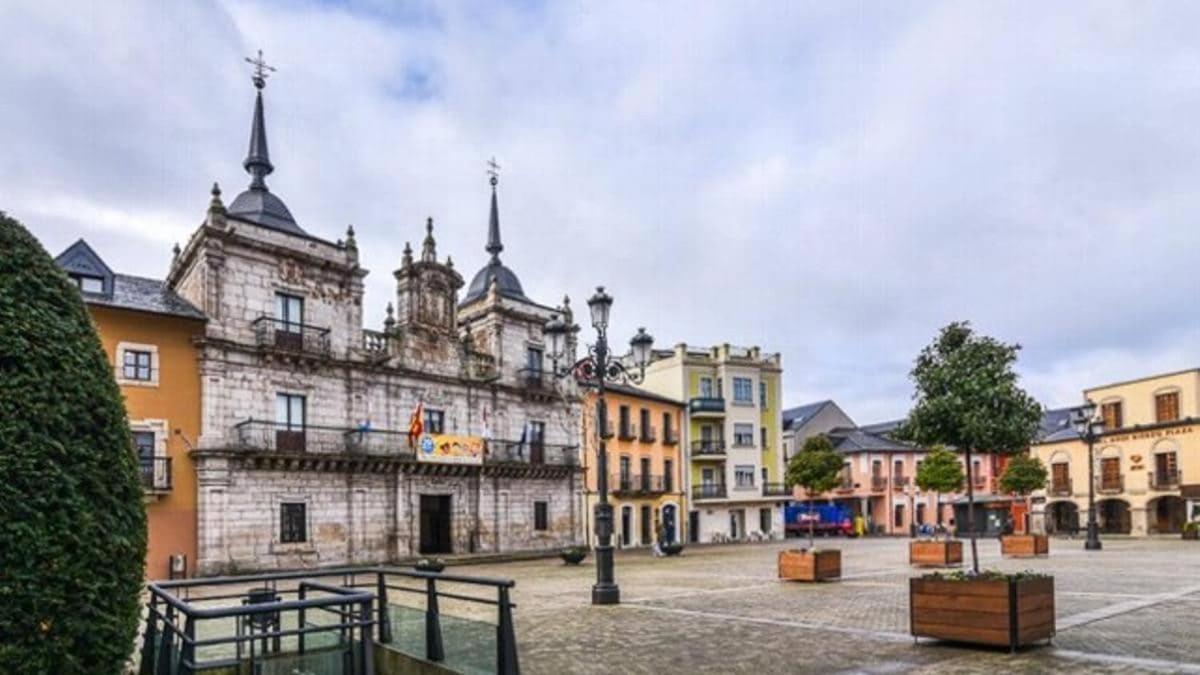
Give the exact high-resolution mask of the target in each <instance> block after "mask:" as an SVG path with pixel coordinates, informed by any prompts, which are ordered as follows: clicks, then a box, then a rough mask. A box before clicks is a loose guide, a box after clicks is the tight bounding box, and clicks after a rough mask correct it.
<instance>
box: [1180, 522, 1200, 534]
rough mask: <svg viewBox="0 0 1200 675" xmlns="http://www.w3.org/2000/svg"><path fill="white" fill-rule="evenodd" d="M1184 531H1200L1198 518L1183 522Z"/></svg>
mask: <svg viewBox="0 0 1200 675" xmlns="http://www.w3.org/2000/svg"><path fill="white" fill-rule="evenodd" d="M1183 531H1184V532H1188V533H1191V532H1200V520H1192V521H1188V522H1186V523H1184V524H1183Z"/></svg>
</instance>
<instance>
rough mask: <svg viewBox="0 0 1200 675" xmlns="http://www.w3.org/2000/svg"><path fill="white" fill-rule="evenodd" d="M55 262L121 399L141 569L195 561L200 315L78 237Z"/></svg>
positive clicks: (149, 571) (153, 571)
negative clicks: (92, 328) (73, 288)
mask: <svg viewBox="0 0 1200 675" xmlns="http://www.w3.org/2000/svg"><path fill="white" fill-rule="evenodd" d="M56 262H58V264H59V266H61V267H62V268H63V269H64V270H66V272H67V274H68V276H70V277H71V279H73V280H74V281H75V283H76V284H78V286H79V288H80V291H81V292H82V294H83V299H84V301H85V302H86V303H87V306H88V312H89V313H90V314H91V317H92V321H93V323H95V325H96V330H97V332H98V333H99V334H100V342H101V344H103V346H104V351H105V353H106V354H107V355H108V358H109V359H110V361H111V363H112V364H113V373H114V376H115V377H116V380H117V384H118V385H120V388H121V394H122V396H123V397H124V399H125V411H126V414H127V415H128V417H129V426H130V431H131V433H132V435H133V446H134V449H135V451H136V452H137V453H138V458H139V460H140V461H139V464H140V467H141V474H142V476H141V477H142V486H143V488H144V494H145V499H146V522H147V528H148V532H147V535H148V549H147V553H146V576H147V577H148V578H151V579H162V578H167V577H168V576H170V575H171V558H172V556H178V557H177V558H176V565H177V569H176V573H177V574H178V573H179V569H178V566H179V564H180V562H183V561H186V564H187V566H188V568H189V569H188V570H187V572H188V574H189V575H190V567H191V566H192V564H193V563H194V561H195V560H196V472H195V470H194V469H193V468H192V463H191V459H190V458H189V457H188V451H189V450H190V449H191V448H190V445H191V444H192V443H195V442H196V439H197V438H198V437H199V436H200V373H199V370H198V367H197V359H196V349H195V346H194V343H195V341H196V340H198V339H200V338H202V337H203V335H204V321H205V318H204V315H203V314H202V313H201V312H200V310H198V309H196V307H195V306H193V305H192V304H191V303H189V302H188V301H186V300H184V299H183V298H181V297H179V296H178V295H176V294H175V293H174V292H172V291H170V290H169V289H167V287H166V286H165V285H164V283H163V282H162V281H158V280H155V279H144V278H141V277H133V276H129V275H125V274H115V273H113V271H112V270H111V269H109V267H108V265H106V264H105V263H104V261H103V260H101V259H100V256H98V255H96V252H95V251H93V250H92V248H91V247H90V246H88V245H87V243H86V242H85V241H83V240H82V239H80V240H79V241H77V242H75V243H74V244H72V245H71V247H70V248H68V249H67V250H66V251H64V252H63V253H62V254H61V255H59V256H58V258H57V260H56Z"/></svg>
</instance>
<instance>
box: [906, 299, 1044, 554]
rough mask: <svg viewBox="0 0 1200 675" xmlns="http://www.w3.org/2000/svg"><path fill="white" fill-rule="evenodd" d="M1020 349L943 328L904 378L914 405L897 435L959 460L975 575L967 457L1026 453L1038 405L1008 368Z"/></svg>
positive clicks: (966, 329)
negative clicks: (947, 449) (949, 450)
mask: <svg viewBox="0 0 1200 675" xmlns="http://www.w3.org/2000/svg"><path fill="white" fill-rule="evenodd" d="M1020 349H1021V347H1020V345H1009V344H1005V343H1003V342H1000V341H998V340H996V339H994V338H991V337H987V336H984V335H977V334H976V333H975V332H974V331H973V330H972V329H971V324H970V323H968V322H955V323H952V324H949V325H948V326H946V327H944V328H942V330H941V332H940V333H939V334H938V336H937V338H936V339H935V340H934V341H933V342H932V343H931V344H930V345H928V346H927V347H925V348H924V349H922V350H921V353H920V355H918V356H917V360H916V364H915V365H914V366H913V369H912V372H911V373H910V374H909V376H910V377H911V378H912V380H913V382H914V383H915V385H916V392H915V393H914V395H913V398H914V399H915V400H916V403H915V404H914V405H913V409H912V410H911V411H909V413H908V419H907V420H905V422H904V424H903V425H902V428H901V430H900V435H901V436H902V437H903V438H906V439H908V440H912V441H916V442H918V443H921V444H922V445H932V444H935V443H941V444H945V445H949V446H953V447H955V448H957V449H958V450H959V451H961V452H962V453H963V454H964V455H965V460H966V466H967V481H966V482H967V521H968V522H967V527H968V530H969V534H970V537H971V568H972V570H973V571H974V572H975V573H976V574H977V573H978V572H979V554H978V548H977V545H976V536H975V485H974V483H975V481H974V477H973V476H972V475H971V454H972V453H973V452H977V451H981V450H986V451H988V452H996V453H1003V454H1014V453H1018V452H1023V451H1025V450H1026V449H1027V448H1028V447H1029V444H1030V443H1031V442H1032V441H1033V440H1034V437H1035V435H1036V434H1037V429H1038V423H1039V422H1040V421H1041V417H1042V407H1041V406H1040V405H1038V403H1037V401H1035V400H1033V397H1031V396H1030V395H1029V394H1027V393H1025V391H1024V390H1023V389H1021V388H1020V387H1019V386H1018V385H1017V374H1016V373H1015V372H1013V364H1014V363H1016V360H1017V352H1018V351H1020Z"/></svg>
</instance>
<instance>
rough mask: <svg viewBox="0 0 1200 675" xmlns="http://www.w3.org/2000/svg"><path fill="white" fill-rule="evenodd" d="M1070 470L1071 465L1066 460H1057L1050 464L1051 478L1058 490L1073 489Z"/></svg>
mask: <svg viewBox="0 0 1200 675" xmlns="http://www.w3.org/2000/svg"><path fill="white" fill-rule="evenodd" d="M1069 471H1070V465H1069V464H1067V463H1066V462H1055V463H1053V464H1051V465H1050V476H1051V479H1050V480H1051V481H1052V485H1053V486H1054V489H1055V490H1056V491H1066V490H1070V489H1071V474H1070V473H1069Z"/></svg>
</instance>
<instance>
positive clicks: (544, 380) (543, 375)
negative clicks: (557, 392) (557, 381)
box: [517, 368, 554, 392]
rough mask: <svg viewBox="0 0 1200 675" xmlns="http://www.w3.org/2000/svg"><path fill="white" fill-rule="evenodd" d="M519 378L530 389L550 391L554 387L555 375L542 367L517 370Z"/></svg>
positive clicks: (523, 385)
mask: <svg viewBox="0 0 1200 675" xmlns="http://www.w3.org/2000/svg"><path fill="white" fill-rule="evenodd" d="M517 380H518V381H519V382H520V383H521V386H522V387H524V388H526V389H528V390H530V391H540V392H548V391H552V390H553V389H554V378H553V376H552V375H551V373H550V372H549V371H546V370H542V369H541V368H521V369H520V370H518V371H517Z"/></svg>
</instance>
